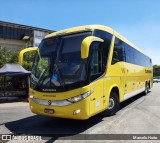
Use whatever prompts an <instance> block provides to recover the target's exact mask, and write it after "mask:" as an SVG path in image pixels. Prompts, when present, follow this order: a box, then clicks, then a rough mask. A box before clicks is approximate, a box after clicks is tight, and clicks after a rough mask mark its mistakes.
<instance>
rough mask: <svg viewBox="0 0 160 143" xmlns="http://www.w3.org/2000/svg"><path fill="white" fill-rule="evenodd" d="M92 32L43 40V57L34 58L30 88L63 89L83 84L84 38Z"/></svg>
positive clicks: (84, 76) (41, 45)
mask: <svg viewBox="0 0 160 143" xmlns="http://www.w3.org/2000/svg"><path fill="white" fill-rule="evenodd" d="M90 35H91V32H83V33H78V34H72V35H67V36H61V37H57V38H49V39H44V40H43V41H42V43H41V44H40V47H39V49H40V54H41V56H42V58H41V59H39V57H38V56H37V57H36V58H35V62H34V66H33V70H32V76H31V77H32V80H31V87H32V88H35V89H37V90H42V91H62V90H67V89H70V88H76V87H80V86H83V85H84V82H85V81H86V65H85V62H84V61H83V60H82V59H81V52H80V47H81V43H82V40H83V39H84V38H85V37H87V36H90Z"/></svg>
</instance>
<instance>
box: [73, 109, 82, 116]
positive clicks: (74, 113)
mask: <svg viewBox="0 0 160 143" xmlns="http://www.w3.org/2000/svg"><path fill="white" fill-rule="evenodd" d="M80 112H81V110H80V109H78V110H75V111H74V112H73V115H76V114H79V113H80Z"/></svg>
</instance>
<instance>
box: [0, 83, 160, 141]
mask: <svg viewBox="0 0 160 143" xmlns="http://www.w3.org/2000/svg"><path fill="white" fill-rule="evenodd" d="M10 133H17V134H19V135H42V134H43V136H44V137H49V138H47V139H48V140H51V139H53V138H51V137H50V135H51V134H58V135H57V137H56V138H54V139H57V138H59V137H62V134H66V133H67V134H72V135H76V134H93V136H94V134H160V83H154V86H153V88H152V89H151V92H150V93H149V94H148V95H147V96H143V94H139V95H137V96H136V97H133V98H132V99H129V100H128V101H125V102H123V103H122V104H121V109H120V110H119V111H118V112H117V114H116V115H114V116H111V117H105V118H104V117H102V116H101V115H97V116H94V117H92V118H90V119H88V120H84V121H79V120H71V119H60V118H52V117H44V116H40V115H35V114H33V113H31V112H30V110H29V106H28V103H25V102H17V103H3V104H0V134H10ZM94 137H95V136H94ZM42 142H44V141H42ZM56 142H64V140H63V141H61V140H57V141H56ZM65 142H68V141H65ZM71 142H72V141H71ZM80 142H83V141H80ZM108 142H112V141H108ZM118 142H124V141H118ZM130 142H133V141H130ZM144 142H145V143H146V142H148V143H150V142H154V141H144ZM157 142H160V140H159V141H157Z"/></svg>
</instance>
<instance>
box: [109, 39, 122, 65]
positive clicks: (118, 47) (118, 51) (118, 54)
mask: <svg viewBox="0 0 160 143" xmlns="http://www.w3.org/2000/svg"><path fill="white" fill-rule="evenodd" d="M119 61H125V57H124V42H123V41H121V40H120V39H118V38H115V41H114V50H113V57H112V63H116V62H119Z"/></svg>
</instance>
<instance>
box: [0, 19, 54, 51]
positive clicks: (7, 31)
mask: <svg viewBox="0 0 160 143" xmlns="http://www.w3.org/2000/svg"><path fill="white" fill-rule="evenodd" d="M52 32H55V31H53V30H47V29H43V28H37V27H32V26H26V25H21V24H15V23H10V22H4V21H0V47H6V48H7V49H8V48H9V49H13V50H14V49H18V48H24V47H37V46H38V45H39V43H40V41H41V40H42V39H43V38H44V36H45V35H47V34H50V33H52Z"/></svg>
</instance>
